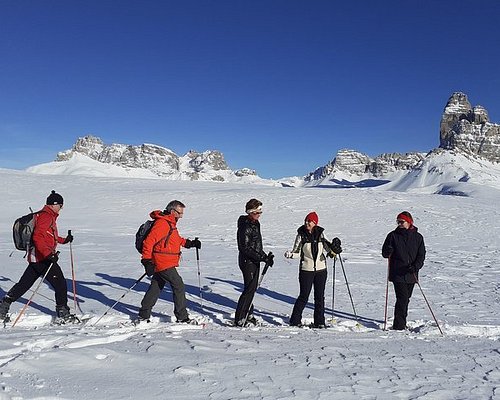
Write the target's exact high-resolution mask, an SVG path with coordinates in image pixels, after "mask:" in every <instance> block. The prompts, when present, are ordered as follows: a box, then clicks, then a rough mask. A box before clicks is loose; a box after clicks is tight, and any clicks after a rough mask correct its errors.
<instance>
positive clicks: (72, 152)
mask: <svg viewBox="0 0 500 400" xmlns="http://www.w3.org/2000/svg"><path fill="white" fill-rule="evenodd" d="M28 171H29V172H33V173H40V174H71V175H85V176H113V177H136V178H163V179H169V180H201V181H217V182H244V183H261V184H271V185H272V184H276V183H275V182H273V181H271V180H265V179H262V178H260V177H258V176H257V174H256V172H255V171H254V170H252V169H250V168H242V169H239V170H235V171H233V170H231V169H230V168H229V166H228V165H227V163H226V161H225V159H224V155H223V154H222V153H221V152H219V151H213V150H208V151H205V152H202V153H199V152H196V151H193V150H191V151H189V152H188V153H186V154H185V155H184V156H178V155H177V154H175V153H174V152H173V151H172V150H170V149H168V148H166V147H162V146H158V145H155V144H142V145H139V146H132V145H125V144H117V143H114V144H111V145H107V144H105V143H104V142H103V141H102V140H101V139H100V138H98V137H96V136H92V135H87V136H84V137H81V138H78V140H77V141H76V143H75V144H74V145H73V147H72V148H71V149H69V150H65V151H62V152H59V153H58V154H57V158H56V160H55V161H54V162H52V163H46V164H42V165H38V166H34V167H30V168H28Z"/></svg>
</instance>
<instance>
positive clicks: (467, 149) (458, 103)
mask: <svg viewBox="0 0 500 400" xmlns="http://www.w3.org/2000/svg"><path fill="white" fill-rule="evenodd" d="M439 137H440V146H439V147H441V148H443V149H448V150H457V151H460V152H463V153H465V154H470V155H477V156H481V157H483V158H485V159H487V160H489V161H492V162H500V125H498V124H494V123H491V122H490V121H489V117H488V112H487V111H486V109H485V108H484V107H482V106H479V105H478V106H475V107H472V106H471V104H470V103H469V100H468V99H467V96H466V95H465V94H464V93H460V92H455V93H453V94H452V95H451V97H450V98H449V100H448V103H447V104H446V107H445V108H444V112H443V116H442V118H441V124H440V131H439Z"/></svg>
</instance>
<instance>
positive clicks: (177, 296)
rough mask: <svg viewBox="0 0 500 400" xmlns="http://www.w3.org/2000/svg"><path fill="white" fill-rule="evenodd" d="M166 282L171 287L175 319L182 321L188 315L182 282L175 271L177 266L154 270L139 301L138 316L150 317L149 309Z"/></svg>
mask: <svg viewBox="0 0 500 400" xmlns="http://www.w3.org/2000/svg"><path fill="white" fill-rule="evenodd" d="M167 282H168V283H169V285H170V287H171V288H172V294H173V297H174V315H175V317H176V318H177V321H183V320H185V319H187V318H188V317H189V315H188V312H187V309H186V303H187V302H186V289H185V286H184V282H183V281H182V278H181V276H180V275H179V273H178V272H177V268H176V267H174V268H168V269H164V270H163V271H160V272H156V273H155V274H154V275H153V277H152V278H151V284H150V285H149V289H148V291H147V292H146V294H145V295H144V298H143V299H142V302H141V308H140V310H139V317H140V318H143V319H149V318H150V317H151V310H152V309H153V306H154V305H155V304H156V302H157V301H158V298H159V297H160V293H161V291H162V290H163V288H164V287H165V284H166V283H167Z"/></svg>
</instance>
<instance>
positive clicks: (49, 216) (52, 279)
mask: <svg viewBox="0 0 500 400" xmlns="http://www.w3.org/2000/svg"><path fill="white" fill-rule="evenodd" d="M63 202H64V200H63V198H62V196H61V195H60V194H59V193H56V192H55V191H54V190H52V192H51V194H50V195H49V196H48V197H47V201H46V204H45V206H44V207H43V208H42V209H41V210H40V211H37V212H35V213H33V212H32V213H30V214H28V215H25V216H23V217H21V218H18V219H17V220H16V221H15V223H14V226H13V238H14V244H15V246H16V248H17V249H18V250H24V251H25V252H26V255H25V257H26V258H27V261H28V267H27V268H26V270H25V271H24V273H23V275H22V276H21V279H20V280H19V282H18V283H16V284H15V285H14V286H13V287H12V288H11V289H10V290H9V291H8V292H7V294H6V295H5V296H4V298H3V300H2V302H1V303H0V321H4V322H7V321H8V320H9V315H8V313H9V309H10V305H11V304H12V303H13V302H15V301H16V300H17V299H19V298H20V297H21V296H23V295H24V294H25V293H26V292H27V291H28V290H29V289H30V288H31V287H32V286H33V284H34V283H35V281H36V280H37V279H38V278H40V277H42V280H43V279H45V280H47V282H48V283H49V284H50V285H51V286H52V288H53V289H54V291H55V300H56V320H55V322H56V323H58V324H64V323H68V322H78V318H77V317H76V316H75V315H73V314H71V313H70V310H69V307H68V294H67V292H68V289H67V286H66V279H65V277H64V274H63V272H62V270H61V267H60V266H59V264H58V260H59V256H58V253H59V252H58V251H57V250H56V248H57V245H58V244H66V243H71V242H72V241H73V236H72V235H71V233H68V235H67V236H66V237H61V236H59V235H58V232H57V224H56V221H57V217H58V216H59V213H60V211H61V209H62V208H63ZM20 315H21V314H19V316H18V319H19V317H20ZM16 321H17V320H16Z"/></svg>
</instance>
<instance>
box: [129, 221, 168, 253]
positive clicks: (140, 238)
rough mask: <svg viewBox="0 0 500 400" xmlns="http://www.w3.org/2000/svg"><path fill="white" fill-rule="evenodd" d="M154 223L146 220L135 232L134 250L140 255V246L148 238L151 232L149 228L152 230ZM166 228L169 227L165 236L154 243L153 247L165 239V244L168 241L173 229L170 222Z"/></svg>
mask: <svg viewBox="0 0 500 400" xmlns="http://www.w3.org/2000/svg"><path fill="white" fill-rule="evenodd" d="M154 223H155V221H154V220H148V221H146V222H144V223H143V224H142V225H141V226H140V227H139V229H138V230H137V232H136V234H135V248H136V249H137V251H138V252H139V253H141V254H142V246H143V243H144V240H145V239H146V238H147V237H148V235H149V232H151V228H153V225H154ZM168 226H169V227H170V229H169V231H168V234H167V236H165V237H164V238H162V239H160V240H159V241H158V242H156V243H155V246H156V244H157V243H159V242H161V241H162V240H163V239H165V241H166V242H168V239H169V238H170V235H171V234H172V231H173V228H172V225H171V224H170V222H169V223H168Z"/></svg>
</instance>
